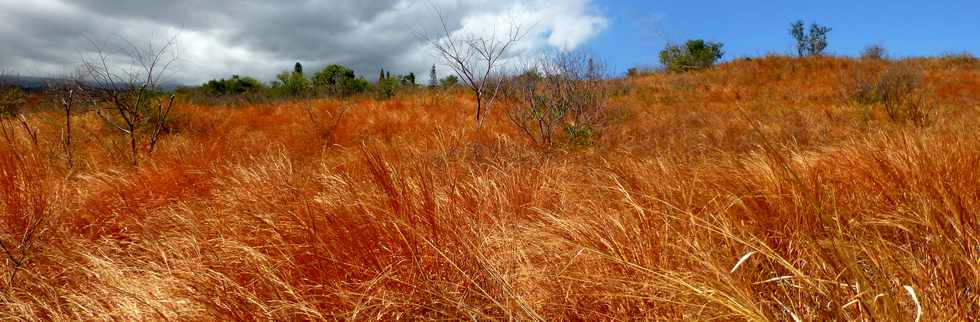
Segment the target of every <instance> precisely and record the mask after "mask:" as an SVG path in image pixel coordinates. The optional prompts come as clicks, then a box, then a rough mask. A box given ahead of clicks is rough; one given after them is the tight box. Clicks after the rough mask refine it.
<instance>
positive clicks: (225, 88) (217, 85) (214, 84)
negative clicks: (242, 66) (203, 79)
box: [201, 75, 262, 96]
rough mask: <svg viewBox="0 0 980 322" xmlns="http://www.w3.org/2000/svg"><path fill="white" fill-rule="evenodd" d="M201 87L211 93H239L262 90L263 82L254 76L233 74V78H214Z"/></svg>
mask: <svg viewBox="0 0 980 322" xmlns="http://www.w3.org/2000/svg"><path fill="white" fill-rule="evenodd" d="M201 87H202V89H204V91H205V92H207V93H208V94H211V95H218V96H223V95H238V94H244V93H249V92H255V91H259V90H261V89H262V82H259V81H258V80H257V79H255V78H252V77H247V76H246V77H241V76H238V75H232V76H231V79H224V78H222V79H220V80H214V79H212V80H210V81H208V82H207V83H205V84H204V85H202V86H201Z"/></svg>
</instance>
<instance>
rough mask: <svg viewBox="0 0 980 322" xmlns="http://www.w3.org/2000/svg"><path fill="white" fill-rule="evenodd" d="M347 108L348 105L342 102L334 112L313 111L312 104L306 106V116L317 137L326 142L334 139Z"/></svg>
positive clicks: (348, 108) (348, 107)
mask: <svg viewBox="0 0 980 322" xmlns="http://www.w3.org/2000/svg"><path fill="white" fill-rule="evenodd" d="M348 110H350V105H349V104H347V103H344V104H342V105H341V107H340V108H339V109H337V110H336V111H334V112H329V111H327V112H325V113H324V112H318V111H315V110H314V108H313V106H307V107H306V116H307V118H308V119H309V121H310V126H311V128H312V129H313V131H314V132H315V133H316V135H317V137H318V138H319V139H320V140H322V141H323V142H324V143H325V144H326V143H330V142H333V141H334V140H335V139H336V132H337V128H339V127H340V122H341V121H342V120H343V119H344V114H347V111H348Z"/></svg>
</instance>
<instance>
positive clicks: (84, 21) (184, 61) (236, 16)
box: [0, 0, 608, 84]
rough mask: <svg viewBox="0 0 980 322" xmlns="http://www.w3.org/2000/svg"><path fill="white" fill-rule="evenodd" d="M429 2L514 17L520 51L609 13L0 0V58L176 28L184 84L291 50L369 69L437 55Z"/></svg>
mask: <svg viewBox="0 0 980 322" xmlns="http://www.w3.org/2000/svg"><path fill="white" fill-rule="evenodd" d="M434 8H439V9H440V10H441V11H442V12H443V14H444V15H445V16H446V17H448V19H449V21H448V24H449V27H450V29H451V31H452V32H453V33H459V34H464V33H478V34H486V33H488V32H490V30H492V29H491V28H490V26H492V25H494V24H501V23H517V24H519V25H521V26H523V27H524V28H526V29H527V30H528V36H527V37H525V38H524V39H523V40H522V42H521V44H519V46H517V47H516V48H519V49H520V52H519V53H515V55H517V56H521V55H533V54H534V53H536V52H539V51H540V50H543V49H548V48H562V49H573V48H575V47H577V46H580V45H581V44H583V43H584V42H586V41H588V40H589V39H591V38H593V37H595V36H596V35H597V34H598V33H600V32H601V31H602V30H603V29H604V28H605V27H606V26H607V23H608V22H607V20H606V18H605V17H604V16H603V15H602V13H601V12H600V11H599V10H598V9H597V8H596V6H595V4H594V3H592V1H591V0H526V1H519V0H508V1H489V0H470V1H463V0H456V1H453V0H432V1H404V0H400V1H395V0H370V1H364V0H360V1H327V0H308V1H262V0H238V1H230V0H207V1H205V0H172V1H99V0H75V1H64V0H34V1H14V0H0V43H2V44H4V46H3V47H0V70H3V71H6V72H8V73H10V72H15V73H19V74H23V75H42V76H58V75H63V74H68V73H71V72H72V71H73V70H74V69H75V68H77V66H78V64H79V63H80V62H81V61H82V60H83V59H85V57H91V55H92V54H93V52H92V50H93V46H92V41H95V42H97V43H103V44H109V46H110V50H111V49H112V48H113V44H115V45H116V47H121V46H120V45H119V43H120V42H123V41H122V40H125V41H130V42H134V43H138V44H144V43H146V42H156V43H158V44H159V43H161V42H163V41H166V40H167V39H168V38H170V37H173V36H174V35H176V36H177V47H176V48H177V53H178V55H179V58H180V60H179V61H178V63H177V64H176V65H175V68H174V69H173V70H172V76H171V77H172V78H173V80H174V81H177V82H180V83H186V84H194V83H200V82H203V81H206V80H208V79H211V78H220V77H227V76H229V75H231V74H244V75H251V76H255V77H257V78H260V79H271V78H272V77H273V76H274V75H275V74H276V73H277V72H279V71H282V70H286V69H289V68H291V67H292V64H293V63H294V62H296V61H300V62H302V63H303V64H304V66H307V69H308V70H314V69H317V68H319V67H322V66H325V65H327V64H343V65H347V66H351V67H352V68H354V69H355V70H356V71H357V72H358V73H359V74H362V75H365V76H366V77H368V78H369V79H370V78H371V77H372V75H376V74H377V71H378V69H379V68H385V69H386V70H390V71H392V72H395V73H408V72H415V73H424V72H426V71H428V70H429V66H431V65H433V64H438V63H439V61H438V60H437V59H436V58H435V56H433V55H432V53H431V50H430V49H429V48H428V46H427V45H426V43H425V42H424V41H422V40H420V38H419V37H418V35H419V34H420V33H422V34H433V35H435V34H438V33H437V31H438V30H439V29H438V28H439V24H438V19H437V15H436V13H435V10H434ZM123 43H125V42H123Z"/></svg>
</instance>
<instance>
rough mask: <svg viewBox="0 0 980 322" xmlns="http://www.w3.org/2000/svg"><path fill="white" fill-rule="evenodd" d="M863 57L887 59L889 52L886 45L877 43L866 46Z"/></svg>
mask: <svg viewBox="0 0 980 322" xmlns="http://www.w3.org/2000/svg"><path fill="white" fill-rule="evenodd" d="M861 59H869V60H885V59H888V53H887V51H886V50H885V47H883V46H881V45H878V44H875V45H871V46H868V47H866V48H864V51H862V52H861Z"/></svg>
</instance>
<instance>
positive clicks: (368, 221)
mask: <svg viewBox="0 0 980 322" xmlns="http://www.w3.org/2000/svg"><path fill="white" fill-rule="evenodd" d="M896 66H897V67H896ZM899 68H906V69H907V70H911V71H918V72H921V80H920V82H918V83H915V82H912V84H913V85H914V86H912V87H910V88H912V90H910V91H909V92H908V93H905V94H909V96H908V97H905V96H903V98H902V100H901V101H900V102H899V103H895V104H892V103H890V101H888V100H876V99H873V98H874V97H873V96H874V95H872V94H867V93H865V94H866V96H862V95H865V94H860V93H861V91H860V89H861V88H865V87H867V86H872V85H875V84H878V83H879V82H877V79H878V77H879V76H881V77H885V76H883V75H893V74H894V73H899V72H900V71H901V69H899ZM888 71H892V72H891V73H893V74H889V72H888ZM902 75H904V74H902ZM888 77H892V76H888ZM913 78H914V77H913ZM886 79H888V78H887V77H886ZM622 82H624V84H625V85H627V86H625V87H624V88H626V89H625V90H624V91H623V92H622V93H620V95H619V96H617V97H616V98H615V103H616V104H617V105H618V106H622V107H625V108H626V109H627V110H628V111H629V113H628V114H627V115H626V117H624V118H622V120H621V121H620V122H619V123H618V124H617V125H616V126H615V127H612V128H611V129H610V130H609V131H608V132H607V133H606V134H605V135H603V136H602V137H600V138H598V139H597V142H596V144H595V145H593V146H590V147H585V148H574V149H572V148H569V149H558V150H545V149H540V148H537V147H534V146H532V145H530V144H529V143H528V141H527V140H526V139H525V138H524V137H523V136H522V135H521V134H520V132H518V131H516V130H514V129H513V128H511V127H510V126H508V123H507V119H506V117H504V116H503V115H502V113H503V112H502V111H501V109H497V110H495V111H496V113H497V114H496V115H495V116H493V117H491V118H490V120H489V121H488V124H487V125H486V127H485V128H484V129H483V130H482V131H481V132H479V133H477V132H475V131H474V129H473V126H472V124H471V121H470V120H471V117H470V113H471V112H470V109H471V108H470V106H471V105H470V102H469V100H468V96H466V95H465V93H462V92H459V93H456V92H451V91H450V92H432V93H430V92H418V93H414V94H409V95H404V96H399V97H397V98H395V99H393V100H388V101H375V100H373V99H370V98H359V99H354V100H352V101H347V102H340V101H333V100H310V101H298V102H293V103H275V104H269V105H250V106H237V107H207V106H193V105H188V104H181V105H180V106H179V108H180V110H179V111H178V112H177V113H178V115H177V118H176V119H175V122H174V124H173V125H172V129H171V130H172V131H171V132H170V133H168V134H167V135H166V136H165V137H164V139H163V141H162V142H161V143H160V146H159V147H158V149H157V151H156V152H155V153H154V154H153V155H152V156H151V157H149V159H147V160H144V162H143V163H142V164H141V166H139V167H137V168H132V167H130V166H127V165H126V164H127V161H126V160H125V153H121V152H120V151H121V149H124V148H125V142H124V141H122V140H119V136H118V134H115V132H113V131H112V129H110V128H107V127H105V126H104V125H103V123H102V122H101V121H99V119H98V118H97V117H96V116H94V115H92V114H82V115H77V116H75V117H73V122H74V123H75V124H76V125H75V126H76V129H75V135H76V136H75V141H74V142H75V143H74V153H75V164H76V167H75V169H74V170H72V171H69V170H67V169H66V167H65V162H64V161H63V155H62V151H63V150H62V149H61V148H60V142H61V135H60V133H61V132H60V126H61V125H60V124H61V122H62V121H61V119H60V117H61V116H60V114H57V113H37V114H33V115H32V117H31V120H29V121H30V124H32V125H33V126H35V127H37V128H38V129H39V133H40V135H39V137H38V143H37V144H36V145H35V144H32V143H31V142H30V140H29V139H28V137H27V136H26V135H25V133H23V131H21V130H19V129H18V128H15V127H12V126H11V127H7V128H6V130H5V132H4V133H12V134H10V135H8V136H6V137H7V138H8V139H6V140H5V141H0V169H2V170H3V171H0V191H3V193H0V210H2V212H0V214H2V216H3V217H2V218H0V221H2V223H3V229H4V232H3V235H2V237H3V239H2V240H3V243H4V245H5V246H6V247H16V246H10V245H17V244H18V241H20V240H22V238H21V236H24V234H23V230H24V227H28V226H30V225H29V224H30V221H28V220H25V218H43V219H44V220H45V221H44V225H43V226H42V227H45V228H46V229H45V230H43V231H41V232H40V234H39V235H38V236H39V239H38V240H37V242H36V244H34V247H33V248H30V249H29V250H26V251H25V252H24V253H25V254H28V256H27V257H25V260H24V265H21V266H18V269H17V270H16V271H17V273H16V275H15V276H13V278H8V279H4V280H6V281H9V280H13V283H11V284H10V285H9V286H8V287H7V291H6V292H5V293H4V295H3V296H4V298H5V301H4V304H3V307H2V309H0V314H2V315H3V316H6V317H10V318H23V319H38V320H49V319H69V320H92V319H121V320H172V319H178V320H202V319H203V320H210V319H219V320H239V319H241V320H253V319H254V320H266V319H274V320H331V319H350V320H392V319H501V320H503V319H519V320H536V319H546V320H566V319H567V320H578V319H583V320H598V319H601V320H613V319H630V320H632V319H655V320H708V319H736V320H741V319H747V320H792V319H796V318H798V319H802V320H830V319H841V320H861V319H876V320H914V319H915V318H916V315H917V314H922V315H923V316H924V319H925V320H966V319H969V318H971V317H975V316H978V315H980V306H978V303H980V298H978V292H977V291H978V289H980V276H978V273H977V272H980V261H978V258H980V240H978V237H980V231H978V229H980V223H978V221H977V218H978V217H977V214H978V211H980V172H978V171H976V169H977V167H978V166H980V137H978V136H977V135H976V125H977V124H978V123H977V122H978V121H980V113H978V111H980V110H978V99H980V83H978V82H980V63H978V62H976V61H975V60H969V59H963V58H936V59H917V60H910V61H904V62H901V63H890V62H881V61H854V60H849V59H841V58H811V59H794V58H784V57H766V58H759V59H752V60H751V61H736V62H732V63H728V64H725V65H722V66H720V67H718V68H716V69H714V70H709V71H703V72H697V73H690V74H679V75H678V74H672V75H667V74H652V75H646V76H641V77H638V78H634V79H626V80H622ZM883 86H887V85H883ZM903 93H904V92H903ZM912 94H914V95H912ZM308 107H309V109H308ZM347 107H349V109H346V108H347ZM888 107H895V108H898V109H899V111H904V112H903V113H904V114H889V112H888V110H889V109H888ZM345 109H346V110H347V112H346V113H344V114H343V117H342V118H338V115H340V114H341V112H340V111H341V110H345ZM913 109H919V110H922V111H924V112H927V113H925V114H922V115H919V114H915V113H913V112H911V111H912V110H913ZM338 120H339V121H338ZM334 125H336V126H335V127H334ZM122 151H124V150H122ZM66 178H67V179H66ZM14 252H15V253H16V252H17V250H15V251H14ZM17 258H19V257H17ZM13 267H14V265H13V264H10V263H9V262H8V264H7V265H6V266H4V269H5V270H6V272H11V271H13ZM9 276H10V275H8V277H9Z"/></svg>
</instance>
